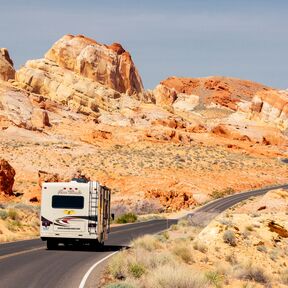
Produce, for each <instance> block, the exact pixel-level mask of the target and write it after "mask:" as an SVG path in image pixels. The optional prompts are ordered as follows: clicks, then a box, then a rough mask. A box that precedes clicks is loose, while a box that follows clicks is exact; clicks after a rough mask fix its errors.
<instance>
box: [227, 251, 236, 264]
mask: <svg viewBox="0 0 288 288" xmlns="http://www.w3.org/2000/svg"><path fill="white" fill-rule="evenodd" d="M225 260H226V261H227V262H229V263H230V264H232V265H236V264H238V260H237V258H236V256H235V254H234V253H231V254H229V255H227V256H226V257H225Z"/></svg>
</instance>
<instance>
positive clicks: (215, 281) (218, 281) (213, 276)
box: [205, 271, 224, 288]
mask: <svg viewBox="0 0 288 288" xmlns="http://www.w3.org/2000/svg"><path fill="white" fill-rule="evenodd" d="M205 276H206V278H207V280H208V282H209V283H210V284H212V285H213V286H214V287H215V288H221V287H222V283H223V279H224V277H223V275H221V274H219V273H218V272H217V271H208V272H206V273H205Z"/></svg>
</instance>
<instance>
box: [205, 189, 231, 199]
mask: <svg viewBox="0 0 288 288" xmlns="http://www.w3.org/2000/svg"><path fill="white" fill-rule="evenodd" d="M234 192H235V190H234V189H233V188H231V187H227V188H225V189H223V190H217V189H214V190H213V191H212V193H210V194H209V195H210V196H211V197H212V198H213V199H218V198H222V197H225V196H228V195H231V194H233V193H234Z"/></svg>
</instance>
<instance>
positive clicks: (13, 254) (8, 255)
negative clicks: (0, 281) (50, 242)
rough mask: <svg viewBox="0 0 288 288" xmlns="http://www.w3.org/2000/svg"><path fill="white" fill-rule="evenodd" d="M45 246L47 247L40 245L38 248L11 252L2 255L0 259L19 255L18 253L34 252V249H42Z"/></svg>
mask: <svg viewBox="0 0 288 288" xmlns="http://www.w3.org/2000/svg"><path fill="white" fill-rule="evenodd" d="M43 248H45V246H42V247H38V248H33V249H29V250H24V251H19V252H15V253H10V254H7V255H3V256H0V260H3V259H6V258H10V257H13V256H18V255H21V254H26V253H29V252H33V251H38V250H42V249H43Z"/></svg>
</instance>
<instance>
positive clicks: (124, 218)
mask: <svg viewBox="0 0 288 288" xmlns="http://www.w3.org/2000/svg"><path fill="white" fill-rule="evenodd" d="M136 221H137V215H135V214H134V213H126V214H123V215H121V216H120V217H118V218H117V219H116V223H118V224H125V223H134V222H136Z"/></svg>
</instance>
